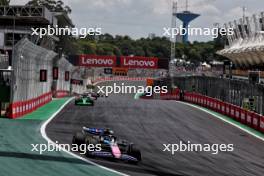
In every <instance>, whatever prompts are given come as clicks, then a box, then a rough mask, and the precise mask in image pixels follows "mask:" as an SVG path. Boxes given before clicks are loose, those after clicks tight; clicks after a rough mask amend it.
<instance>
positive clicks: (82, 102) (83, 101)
mask: <svg viewBox="0 0 264 176" xmlns="http://www.w3.org/2000/svg"><path fill="white" fill-rule="evenodd" d="M75 105H79V106H93V105H94V101H93V100H92V98H91V97H89V96H87V95H82V96H81V97H77V98H76V99H75Z"/></svg>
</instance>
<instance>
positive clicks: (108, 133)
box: [102, 128, 114, 136]
mask: <svg viewBox="0 0 264 176" xmlns="http://www.w3.org/2000/svg"><path fill="white" fill-rule="evenodd" d="M113 134H114V132H113V131H112V130H110V129H109V128H107V129H105V130H104V131H103V134H102V135H103V136H112V135H113Z"/></svg>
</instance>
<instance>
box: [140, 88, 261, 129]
mask: <svg viewBox="0 0 264 176" xmlns="http://www.w3.org/2000/svg"><path fill="white" fill-rule="evenodd" d="M143 98H145V97H143ZM160 99H162V100H178V101H185V102H188V103H191V104H196V105H198V106H202V107H205V108H207V109H211V110H213V111H215V112H218V113H220V114H223V115H226V116H228V117H230V118H232V119H233V120H235V121H238V122H240V123H242V124H244V125H246V126H248V127H251V128H253V129H255V130H257V131H260V132H262V133H264V116H263V115H261V114H258V113H256V112H252V111H249V110H245V109H243V108H241V107H240V106H236V105H234V104H231V103H227V102H224V101H222V100H219V99H217V98H212V97H208V96H205V95H201V94H199V93H194V92H187V91H185V92H184V93H183V92H181V91H180V89H179V88H175V89H172V90H171V91H170V92H168V93H165V94H160Z"/></svg>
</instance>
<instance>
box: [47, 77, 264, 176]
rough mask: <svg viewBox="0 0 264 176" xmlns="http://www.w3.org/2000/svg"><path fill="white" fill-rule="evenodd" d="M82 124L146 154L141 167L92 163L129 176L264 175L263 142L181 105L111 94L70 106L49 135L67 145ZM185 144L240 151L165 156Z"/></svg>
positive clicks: (56, 121) (208, 115)
mask: <svg viewBox="0 0 264 176" xmlns="http://www.w3.org/2000/svg"><path fill="white" fill-rule="evenodd" d="M108 84H111V83H108ZM130 84H136V83H135V82H130ZM137 84H138V83H137ZM83 126H87V127H98V128H102V127H103V128H104V127H109V128H112V129H113V130H114V131H115V134H116V136H118V137H119V138H122V139H126V140H128V141H132V142H134V143H135V144H137V145H138V147H139V148H140V149H141V152H142V162H141V163H139V164H138V165H131V164H127V163H123V162H115V161H108V160H105V159H90V160H92V161H94V162H96V163H98V164H100V165H103V166H106V167H109V168H112V169H115V170H117V171H120V172H123V173H126V174H129V175H135V176H137V175H139V176H140V175H158V176H176V175H192V176H198V175H199V176H200V175H202V176H204V175H206V176H207V175H208V176H224V175H226V176H230V175H232V176H262V175H263V173H264V142H263V141H261V140H259V139H256V138H254V137H252V136H250V135H249V134H247V133H245V132H243V131H241V130H239V129H237V128H234V127H233V126H231V125H229V124H226V123H224V122H222V121H221V120H219V119H217V118H215V117H213V116H212V115H210V114H208V113H206V112H203V111H201V110H199V109H196V108H193V107H190V106H188V105H185V104H182V103H179V102H176V101H161V100H134V99H133V96H131V95H111V96H110V97H108V98H101V99H99V100H97V101H96V103H95V106H94V107H78V106H75V105H74V102H71V103H70V104H69V105H68V106H67V107H66V108H65V109H64V110H62V111H61V113H59V114H58V116H56V117H55V118H54V119H53V120H52V121H51V123H50V124H49V125H48V126H47V129H46V132H47V135H48V136H49V137H50V138H51V139H52V140H53V141H55V140H57V141H59V142H60V143H63V144H67V143H71V139H72V136H73V134H74V133H75V132H77V131H80V129H81V128H82V127H83ZM180 140H182V141H185V142H186V141H191V142H192V143H198V144H208V143H209V144H234V149H235V150H234V151H233V152H220V153H219V154H218V155H212V154H210V153H208V152H177V153H176V154H175V155H172V154H171V153H169V152H163V149H164V147H163V144H178V143H179V141H180Z"/></svg>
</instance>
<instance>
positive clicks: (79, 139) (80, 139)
mask: <svg viewBox="0 0 264 176" xmlns="http://www.w3.org/2000/svg"><path fill="white" fill-rule="evenodd" d="M84 142H85V135H84V134H83V133H76V134H75V135H74V136H73V138H72V144H77V145H78V147H79V146H80V145H81V144H84Z"/></svg>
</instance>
